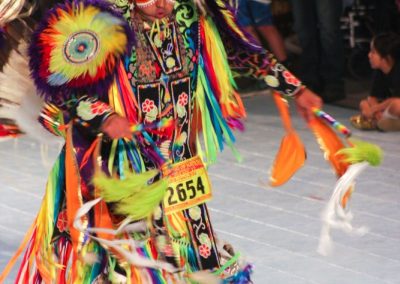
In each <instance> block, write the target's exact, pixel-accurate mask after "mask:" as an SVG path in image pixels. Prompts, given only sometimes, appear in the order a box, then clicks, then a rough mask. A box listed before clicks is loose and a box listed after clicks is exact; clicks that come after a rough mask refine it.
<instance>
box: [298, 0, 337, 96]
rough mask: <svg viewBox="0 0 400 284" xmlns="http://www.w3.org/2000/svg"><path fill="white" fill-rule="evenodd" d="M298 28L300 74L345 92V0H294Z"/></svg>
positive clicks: (313, 83) (316, 85)
mask: <svg viewBox="0 0 400 284" xmlns="http://www.w3.org/2000/svg"><path fill="white" fill-rule="evenodd" d="M291 4H292V9H293V17H294V21H295V31H296V33H297V35H298V36H299V41H300V45H301V48H302V49H303V53H302V55H301V59H300V64H301V72H300V74H299V75H300V78H301V79H302V80H303V81H304V83H305V84H306V85H308V86H309V87H311V88H314V90H315V89H317V91H320V90H321V88H323V89H325V91H330V90H327V89H338V92H343V89H344V83H343V77H344V45H343V37H342V34H341V31H340V17H341V15H342V5H343V4H342V1H341V0H291Z"/></svg>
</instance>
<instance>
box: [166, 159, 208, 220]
mask: <svg viewBox="0 0 400 284" xmlns="http://www.w3.org/2000/svg"><path fill="white" fill-rule="evenodd" d="M164 176H167V177H168V189H167V194H166V195H165V198H164V211H165V214H171V213H173V212H176V211H181V210H184V209H188V208H191V207H193V206H196V205H199V204H202V203H205V202H206V201H208V200H210V199H211V197H212V196H211V185H210V180H209V178H208V175H207V171H206V169H205V168H204V165H203V162H202V161H201V159H200V157H199V156H195V157H193V158H190V159H188V160H185V161H182V162H179V163H176V164H173V165H172V166H170V167H169V168H166V169H164Z"/></svg>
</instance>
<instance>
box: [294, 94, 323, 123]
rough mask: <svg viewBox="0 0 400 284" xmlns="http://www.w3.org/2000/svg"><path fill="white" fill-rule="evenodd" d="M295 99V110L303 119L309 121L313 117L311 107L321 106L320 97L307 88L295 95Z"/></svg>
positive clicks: (319, 107)
mask: <svg viewBox="0 0 400 284" xmlns="http://www.w3.org/2000/svg"><path fill="white" fill-rule="evenodd" d="M295 101H296V107H297V111H298V112H299V114H300V115H301V116H302V117H303V118H304V119H305V121H309V120H311V119H312V118H313V117H314V113H313V108H318V109H321V108H322V99H321V98H320V97H319V96H317V95H316V94H315V93H314V92H312V91H311V90H310V89H307V88H305V89H303V90H302V91H301V93H300V94H298V95H297V96H296V98H295Z"/></svg>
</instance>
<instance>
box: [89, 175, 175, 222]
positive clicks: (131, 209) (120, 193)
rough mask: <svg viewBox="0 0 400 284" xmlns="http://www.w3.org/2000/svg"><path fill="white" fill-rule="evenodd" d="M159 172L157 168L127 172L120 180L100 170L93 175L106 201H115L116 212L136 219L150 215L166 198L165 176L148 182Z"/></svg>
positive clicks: (114, 208)
mask: <svg viewBox="0 0 400 284" xmlns="http://www.w3.org/2000/svg"><path fill="white" fill-rule="evenodd" d="M157 174H158V171H157V170H151V171H147V172H144V173H141V174H136V173H131V172H127V173H126V174H125V179H124V180H120V179H118V178H110V177H108V176H106V175H105V174H104V173H101V172H100V173H96V174H95V176H94V177H93V184H94V185H95V186H96V188H98V189H99V190H100V196H101V197H102V198H103V199H104V201H106V202H113V203H114V204H113V207H112V208H113V209H112V210H113V212H114V213H116V214H119V215H125V216H129V217H130V218H132V220H134V221H136V220H140V219H143V218H146V217H148V216H150V215H151V214H152V213H153V211H154V209H155V208H156V207H157V206H158V205H159V204H160V203H161V202H162V200H163V198H164V195H165V191H166V189H167V186H168V182H167V180H166V179H165V178H164V179H160V180H159V181H156V182H154V183H152V184H150V185H149V184H148V181H149V180H150V179H152V178H154V177H155V176H156V175H157Z"/></svg>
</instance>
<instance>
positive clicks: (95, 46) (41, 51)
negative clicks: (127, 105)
mask: <svg viewBox="0 0 400 284" xmlns="http://www.w3.org/2000/svg"><path fill="white" fill-rule="evenodd" d="M131 34H132V33H131V32H130V30H129V27H128V25H127V23H126V21H124V20H123V18H122V17H121V16H120V15H119V14H118V13H116V12H115V11H113V10H112V9H111V6H110V3H108V2H103V1H99V0H96V1H93V0H92V1H82V0H81V1H73V2H72V3H67V4H65V5H58V6H56V7H55V8H54V9H52V10H50V11H49V12H48V14H47V15H46V17H45V18H44V20H43V21H42V23H41V25H40V26H39V28H38V30H37V31H36V32H35V34H34V36H33V38H32V43H31V45H30V48H29V51H30V57H31V58H30V67H31V69H32V72H33V77H34V78H35V83H36V85H37V87H38V88H39V90H40V91H42V92H43V93H44V94H45V95H46V96H52V95H55V94H56V95H59V93H63V94H64V93H66V92H68V91H72V90H78V89H79V90H82V88H83V89H87V90H92V91H93V90H94V91H100V90H101V89H103V92H102V93H104V89H108V87H109V86H110V84H111V83H112V80H113V75H114V73H115V72H116V68H117V67H118V66H119V62H120V58H121V56H122V55H123V54H124V53H125V52H126V51H127V50H128V46H129V45H130V41H131V39H130V35H131Z"/></svg>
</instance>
